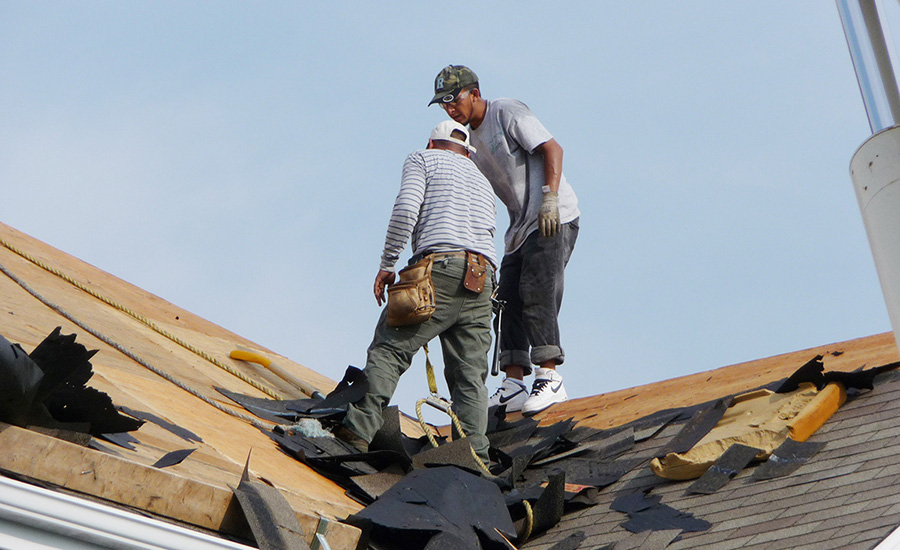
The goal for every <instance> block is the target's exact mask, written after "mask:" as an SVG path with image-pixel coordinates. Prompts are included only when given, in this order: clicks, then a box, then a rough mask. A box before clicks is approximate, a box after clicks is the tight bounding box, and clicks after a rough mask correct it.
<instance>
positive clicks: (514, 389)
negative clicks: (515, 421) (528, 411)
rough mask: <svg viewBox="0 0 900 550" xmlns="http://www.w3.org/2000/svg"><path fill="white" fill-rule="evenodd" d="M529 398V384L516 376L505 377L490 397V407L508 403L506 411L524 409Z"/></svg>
mask: <svg viewBox="0 0 900 550" xmlns="http://www.w3.org/2000/svg"><path fill="white" fill-rule="evenodd" d="M526 399H528V386H526V385H525V382H522V381H521V380H516V379H515V378H504V379H503V383H502V384H500V387H499V388H497V391H495V392H494V395H492V396H491V398H490V399H488V407H494V406H497V405H506V412H516V411H521V410H522V405H523V404H524V403H525V400H526Z"/></svg>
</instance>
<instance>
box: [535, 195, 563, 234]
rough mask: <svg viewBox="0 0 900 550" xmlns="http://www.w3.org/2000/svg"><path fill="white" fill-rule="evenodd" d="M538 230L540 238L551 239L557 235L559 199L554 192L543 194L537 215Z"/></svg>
mask: <svg viewBox="0 0 900 550" xmlns="http://www.w3.org/2000/svg"><path fill="white" fill-rule="evenodd" d="M538 229H540V231H541V236H542V237H553V236H555V235H556V234H557V233H559V198H558V196H557V193H556V191H547V192H546V193H544V202H543V203H541V213H540V214H538Z"/></svg>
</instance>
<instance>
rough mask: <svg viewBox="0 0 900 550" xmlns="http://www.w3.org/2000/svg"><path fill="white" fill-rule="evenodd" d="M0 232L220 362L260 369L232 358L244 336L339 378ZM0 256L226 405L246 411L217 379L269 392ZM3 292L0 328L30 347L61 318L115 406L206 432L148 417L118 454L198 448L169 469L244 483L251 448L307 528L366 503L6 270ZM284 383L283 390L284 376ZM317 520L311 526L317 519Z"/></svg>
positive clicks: (298, 371)
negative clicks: (184, 434)
mask: <svg viewBox="0 0 900 550" xmlns="http://www.w3.org/2000/svg"><path fill="white" fill-rule="evenodd" d="M0 238H2V239H3V240H4V241H6V242H8V243H10V244H11V245H12V246H14V247H16V248H17V249H20V250H22V251H24V252H26V253H27V254H30V255H31V256H33V257H34V258H35V259H37V260H39V261H42V262H45V263H46V264H48V265H49V266H52V267H53V268H55V269H58V270H60V271H62V272H64V273H66V274H67V275H69V276H71V277H72V278H74V279H76V280H77V281H79V282H81V283H82V284H84V285H86V286H88V287H90V288H92V289H94V290H95V291H97V292H98V293H100V294H102V295H104V296H106V297H109V298H110V299H112V300H114V301H116V302H118V303H121V304H122V305H123V306H125V307H127V308H130V309H133V310H134V311H135V312H137V313H138V314H140V315H142V316H145V317H146V318H148V319H150V320H151V321H152V322H153V323H155V324H157V325H158V326H160V327H161V328H163V329H164V330H166V331H170V332H172V333H175V334H177V335H178V337H179V338H181V339H183V340H185V341H187V342H189V343H190V344H191V345H193V346H196V347H197V348H199V349H201V350H203V351H204V352H206V353H208V354H210V355H212V356H214V357H217V358H219V359H220V360H222V361H223V362H227V363H230V364H231V365H232V366H233V367H234V368H236V369H244V370H246V371H247V372H251V371H252V370H253V369H258V367H255V366H252V365H249V364H246V363H241V362H235V361H232V360H230V359H228V354H229V353H230V352H231V351H232V350H233V349H235V347H236V346H237V345H242V346H245V347H247V348H250V349H255V350H259V351H261V352H263V353H265V354H266V355H267V356H268V357H271V358H273V359H274V360H275V361H276V362H278V364H279V365H281V366H282V367H283V368H285V369H287V370H289V371H290V372H291V373H292V374H294V375H295V376H297V377H299V378H300V379H302V380H304V381H305V382H307V383H309V384H312V385H314V386H315V387H318V388H321V389H322V391H323V392H328V391H329V390H331V389H332V388H333V387H334V385H335V382H334V381H332V380H330V379H328V378H327V377H325V376H322V375H320V374H318V373H316V372H314V371H312V370H310V369H308V368H306V367H303V366H302V365H299V364H297V363H294V362H293V361H290V360H289V359H287V358H285V357H281V356H279V355H277V354H275V353H274V352H272V351H271V350H267V349H264V348H261V347H260V346H258V345H256V344H254V343H253V342H251V341H249V340H246V339H244V338H242V337H240V336H238V335H236V334H234V333H231V332H229V331H227V330H225V329H223V328H221V327H219V326H217V325H215V324H213V323H210V322H208V321H205V320H203V319H201V318H199V317H197V316H195V315H193V314H191V313H190V312H187V311H184V310H182V309H179V308H177V307H176V306H174V305H172V304H170V303H168V302H166V301H165V300H162V299H161V298H159V297H157V296H154V295H152V294H150V293H147V292H145V291H142V290H141V289H139V288H137V287H134V286H133V285H130V284H128V283H126V282H124V281H122V280H120V279H118V278H116V277H113V276H111V275H109V274H107V273H105V272H103V271H101V270H99V269H97V268H95V267H93V266H91V265H89V264H86V263H84V262H82V261H80V260H77V259H75V258H73V257H71V256H68V255H66V254H64V253H62V252H60V251H58V250H56V249H54V248H52V247H50V246H48V245H46V244H44V243H41V242H40V241H37V240H35V239H32V238H30V237H28V236H27V235H24V234H23V233H21V232H18V231H16V230H15V229H13V228H11V227H9V226H6V225H3V224H0ZM0 264H2V265H3V266H4V267H6V268H7V269H8V270H9V271H11V272H12V273H13V274H14V275H15V276H16V277H18V278H19V279H21V280H23V281H24V282H26V283H27V284H28V285H29V286H30V287H32V289H33V290H34V291H35V292H37V293H38V294H40V295H41V296H42V297H43V298H44V299H45V300H47V301H48V302H51V303H53V304H55V305H56V306H58V307H59V308H60V309H62V310H64V311H67V312H69V314H70V315H73V316H74V317H75V318H77V320H79V321H80V322H81V323H83V324H84V325H85V326H87V327H90V328H92V329H94V330H96V331H98V333H100V334H101V335H102V336H105V337H107V338H109V339H111V340H112V341H114V342H115V343H118V344H120V345H121V346H123V347H124V348H126V349H128V350H129V351H130V352H132V353H134V354H136V355H137V356H139V357H140V358H142V359H143V360H145V361H147V362H148V363H149V364H151V365H153V366H155V367H157V368H159V369H161V370H163V371H165V372H167V373H169V374H170V375H172V376H173V377H175V378H176V379H177V380H179V381H180V382H182V383H183V384H184V385H186V386H188V387H190V388H193V389H194V390H195V391H197V392H198V393H199V394H201V395H204V396H206V397H207V398H209V399H212V400H214V401H216V402H219V403H220V404H222V405H223V406H224V407H226V408H229V409H233V410H234V411H237V412H239V413H241V414H246V411H244V410H243V409H241V408H240V407H236V406H233V405H232V404H231V403H230V402H229V401H228V400H227V399H225V398H224V397H223V396H221V395H220V394H219V393H218V392H217V391H216V390H215V389H214V386H220V387H224V388H226V389H229V390H231V391H236V392H241V393H245V394H248V395H253V396H257V397H267V396H266V395H265V394H264V393H262V392H261V391H259V390H257V389H255V388H253V387H251V386H250V385H248V384H247V383H245V382H243V381H241V380H239V379H238V378H236V377H234V376H233V375H231V374H228V373H226V372H225V371H223V370H222V369H220V368H219V367H217V366H215V365H213V364H212V363H210V362H209V361H207V360H205V359H203V358H201V357H199V356H198V355H196V354H195V353H193V352H191V351H188V350H186V349H184V348H183V347H181V346H179V345H176V344H174V343H173V342H172V341H171V340H169V339H167V338H165V337H163V336H161V335H159V334H158V333H156V332H154V331H153V330H151V329H150V328H148V327H147V326H146V325H144V324H142V323H140V322H138V321H136V320H135V319H134V318H132V317H130V316H129V315H126V314H124V313H122V312H121V311H118V310H116V309H114V308H113V307H111V306H110V305H108V304H105V303H103V302H101V301H100V300H98V299H97V298H95V297H92V296H90V295H88V294H86V293H85V292H83V291H81V290H78V289H77V288H75V287H73V286H72V285H71V284H70V283H68V282H66V281H64V280H63V279H61V278H59V277H57V276H56V275H53V274H51V273H49V272H48V271H46V270H44V269H42V268H40V267H38V266H36V265H34V264H33V263H32V262H30V261H28V260H26V259H23V258H22V257H21V256H20V255H18V254H16V253H13V252H11V251H10V250H8V249H7V248H5V247H0ZM0 293H2V295H3V297H4V299H3V300H2V303H0V334H3V335H4V336H5V337H6V338H7V339H8V340H9V341H11V342H15V343H20V344H21V345H22V346H23V348H25V350H26V351H31V350H32V349H34V347H35V346H37V344H39V343H40V342H41V341H42V340H43V339H44V337H45V336H47V334H49V333H50V332H51V331H52V330H53V329H54V328H55V327H57V326H62V329H63V333H64V334H72V333H74V334H76V335H77V342H78V343H81V344H83V345H84V346H86V347H87V348H88V349H98V350H100V351H99V353H98V354H97V355H95V356H94V357H93V358H92V361H91V362H92V364H93V366H94V372H95V375H94V377H93V378H92V379H91V381H90V382H89V385H91V386H93V387H96V388H97V389H99V390H101V391H104V392H106V393H108V394H109V395H110V397H112V399H113V402H114V403H115V404H116V405H124V406H127V407H129V408H131V409H133V410H135V411H145V412H149V413H152V414H154V415H157V416H159V417H162V418H164V419H166V420H167V421H169V422H172V423H173V424H176V425H178V426H180V427H182V428H185V429H187V430H190V431H191V432H193V433H195V434H197V435H198V436H200V437H201V438H202V440H203V442H202V443H190V442H188V441H185V440H183V439H181V438H179V437H176V436H175V435H173V434H172V433H170V432H168V431H166V430H163V429H161V428H159V427H158V426H155V425H153V424H145V425H144V426H143V427H142V428H141V429H140V430H138V431H137V432H133V435H135V436H136V437H137V438H138V439H139V440H142V438H143V437H144V435H143V434H144V433H146V434H147V436H146V443H147V444H146V445H143V444H141V445H137V446H136V450H134V451H129V450H126V449H121V448H117V447H114V446H112V445H110V447H111V448H114V449H115V450H116V451H117V452H118V453H119V455H120V456H121V457H123V458H125V459H127V460H128V461H133V462H136V463H139V464H143V465H151V464H153V463H154V462H155V461H156V460H157V459H158V458H159V457H160V456H162V454H164V453H165V452H168V451H172V450H177V449H184V448H189V447H197V448H198V451H195V452H194V453H193V454H192V455H191V456H190V457H189V458H188V459H187V460H186V461H185V463H183V464H182V465H179V466H175V467H174V468H172V469H171V470H172V472H177V473H179V474H180V475H183V476H185V477H186V478H190V479H197V480H198V481H202V482H204V483H207V484H210V485H213V486H215V487H218V488H221V489H227V490H228V491H230V488H229V486H236V485H237V483H238V482H239V480H240V475H241V472H242V470H243V465H244V462H245V461H246V460H247V456H248V454H249V453H250V451H251V449H252V451H253V452H252V459H251V462H250V468H251V471H252V472H253V473H255V474H257V475H259V476H261V477H264V478H265V479H267V480H268V481H270V482H271V483H273V484H274V485H275V486H276V487H278V488H279V489H280V490H281V491H282V492H283V493H284V494H285V497H286V498H287V499H288V501H289V502H290V503H291V505H292V506H293V507H294V509H295V510H296V511H298V512H300V513H302V514H305V515H306V516H307V524H306V525H305V526H304V527H307V528H308V527H309V526H310V521H309V520H312V519H315V517H316V516H317V515H319V514H321V515H325V516H327V517H338V518H343V517H345V516H347V515H348V514H350V513H353V512H354V511H356V510H358V509H359V508H360V506H359V504H358V503H356V502H355V501H353V500H351V499H349V498H348V497H347V496H346V495H345V494H344V492H343V490H342V489H341V488H340V487H338V486H336V485H334V484H333V483H332V482H330V481H329V480H327V479H325V478H323V477H321V476H319V475H318V474H316V473H315V472H313V471H312V470H310V469H308V468H307V467H306V466H304V465H303V464H301V463H300V462H298V461H297V460H295V459H294V458H292V457H289V456H287V455H286V454H284V453H283V452H282V451H281V450H279V449H278V447H277V445H275V443H273V442H272V441H271V440H270V439H269V438H268V437H267V436H266V435H265V434H263V433H262V432H260V431H259V430H258V429H257V428H255V427H253V426H252V425H250V424H249V423H247V422H245V421H242V420H239V419H237V418H235V417H233V416H231V415H229V414H226V413H224V412H222V411H220V410H217V409H216V408H214V407H212V406H211V405H209V404H207V403H206V402H204V401H202V400H200V399H198V398H197V397H195V396H194V395H191V394H190V393H188V392H186V391H185V390H183V389H181V388H179V387H177V386H175V385H173V384H172V382H169V381H167V380H165V379H163V378H161V377H160V376H159V375H157V374H155V373H153V372H151V371H149V370H147V369H146V368H145V367H143V366H141V365H140V364H138V363H136V362H135V361H133V360H132V359H130V358H128V357H127V356H125V355H124V354H123V353H121V352H120V351H118V350H116V349H114V348H112V347H110V346H109V345H107V344H106V343H104V342H103V341H101V340H99V339H97V338H95V337H94V336H92V335H91V334H89V333H87V332H86V331H85V330H84V329H83V328H81V327H79V326H77V325H76V324H73V322H71V321H69V320H68V319H66V318H65V317H63V316H62V315H61V314H60V313H58V312H57V311H54V310H53V309H51V308H50V307H47V306H46V305H44V304H43V303H41V302H40V301H38V300H37V299H36V298H35V297H34V296H32V295H31V294H29V293H28V292H26V291H25V290H24V289H23V288H22V287H21V286H20V285H18V284H16V283H15V282H14V281H13V280H12V279H10V278H9V277H7V276H5V275H0ZM276 383H277V382H276ZM268 385H273V384H268ZM281 389H286V385H284V387H283V388H281ZM295 397H299V396H295ZM37 459H38V457H35V460H36V461H37ZM38 473H39V472H38V471H32V472H31V474H30V475H35V477H38V476H37V474H38ZM105 482H106V483H120V484H123V485H127V484H128V483H129V482H130V480H129V479H115V480H105ZM120 490H121V489H120ZM134 490H135V491H140V490H141V487H140V486H137V487H134ZM176 519H177V518H176ZM312 526H313V528H314V523H312ZM333 530H334V532H335V533H340V532H341V531H352V532H355V531H356V530H355V529H354V528H352V527H349V526H343V525H340V524H337V526H336V527H334V528H333ZM350 538H353V537H350ZM348 540H349V539H348ZM345 542H346V541H345ZM335 547H336V548H340V547H342V546H340V545H338V546H335Z"/></svg>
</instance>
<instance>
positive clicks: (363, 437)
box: [335, 120, 497, 461]
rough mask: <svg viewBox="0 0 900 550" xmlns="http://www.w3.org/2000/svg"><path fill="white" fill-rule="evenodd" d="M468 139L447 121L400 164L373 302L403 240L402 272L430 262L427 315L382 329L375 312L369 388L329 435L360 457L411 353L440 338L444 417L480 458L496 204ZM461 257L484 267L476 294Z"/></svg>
mask: <svg viewBox="0 0 900 550" xmlns="http://www.w3.org/2000/svg"><path fill="white" fill-rule="evenodd" d="M470 151H474V148H473V147H472V146H471V145H469V132H468V130H467V129H466V128H465V127H464V126H462V125H461V124H459V123H456V122H453V121H452V120H446V121H444V122H441V123H440V124H438V125H437V127H435V128H434V130H433V131H432V133H431V139H430V140H429V141H428V148H427V149H425V150H419V151H415V152H413V153H410V155H409V156H408V157H407V158H406V162H404V164H403V175H402V178H401V181H400V191H399V193H398V194H397V198H396V200H395V201H394V209H393V212H392V214H391V219H390V223H389V224H388V229H387V237H386V238H385V243H384V251H383V253H382V255H381V265H380V269H379V271H378V274H377V275H376V276H375V285H374V289H373V290H374V293H375V300H376V301H377V302H378V305H379V306H380V305H382V303H383V302H384V301H385V285H390V284H392V283H394V281H395V277H396V276H395V273H394V271H395V264H396V263H397V260H398V259H399V257H400V253H401V252H402V251H403V249H404V248H405V247H406V243H407V241H409V240H410V239H411V240H412V258H411V259H410V261H409V264H410V265H412V264H414V263H416V262H417V261H418V260H420V259H422V258H423V257H425V256H426V255H433V259H434V264H433V267H432V279H433V282H434V290H435V292H434V293H435V306H436V307H435V311H434V313H433V315H432V316H431V318H430V319H428V320H427V321H424V322H422V323H421V324H414V325H409V326H400V327H392V326H389V325H388V323H387V310H386V309H385V310H384V311H382V313H381V317H380V318H379V320H378V325H377V326H376V328H375V336H374V338H373V340H372V343H371V345H370V346H369V349H368V352H367V357H366V367H365V372H366V375H367V378H368V382H369V389H368V392H367V393H366V395H365V397H363V398H362V399H361V400H360V401H358V402H356V403H354V404H352V405H350V407H349V410H348V412H347V416H346V417H345V419H344V421H343V425H342V426H341V427H339V428H338V429H336V430H335V435H336V436H338V437H339V438H341V439H343V440H345V441H348V442H350V443H351V444H353V445H354V446H355V447H356V448H357V449H359V450H367V449H368V443H369V442H371V441H372V438H373V437H374V436H375V433H376V432H377V431H378V430H379V428H381V426H382V424H383V419H382V410H383V409H384V408H385V407H387V406H388V404H389V403H390V400H391V397H392V396H393V394H394V391H395V390H396V388H397V383H398V381H399V379H400V375H402V374H403V373H404V372H405V371H406V370H407V369H408V368H409V365H410V363H411V361H412V358H413V356H414V355H415V354H416V352H418V351H419V349H420V348H421V347H422V346H424V345H425V344H427V343H428V342H429V341H430V340H431V339H432V338H434V337H436V336H437V337H440V339H441V350H442V352H443V357H444V378H445V379H446V381H447V386H448V388H449V390H450V398H451V401H452V403H453V411H454V413H455V414H456V415H457V417H458V418H459V421H460V424H461V425H462V428H463V430H464V431H465V433H466V436H467V438H469V441H470V443H471V444H472V448H473V449H474V450H475V452H476V453H477V454H478V455H479V457H480V458H481V459H482V460H484V461H487V460H488V454H487V451H488V440H487V437H485V435H484V433H485V430H486V428H487V403H488V395H487V389H486V387H485V379H486V377H487V372H488V365H487V354H488V349H489V348H490V344H491V313H492V310H491V300H490V298H491V294H492V292H493V288H494V284H495V283H494V280H495V279H494V271H495V270H496V267H497V256H496V252H495V250H494V232H495V230H496V203H495V199H494V193H493V190H492V188H491V185H490V183H488V181H487V179H486V178H485V177H484V175H482V173H481V172H480V171H479V170H478V168H477V167H476V166H475V163H473V162H472V161H471V160H470V159H469V153H470ZM466 251H468V252H470V253H475V254H477V255H480V257H481V258H480V260H481V263H484V264H485V265H486V266H487V277H486V279H485V282H484V288H483V289H482V291H481V292H475V291H472V290H469V289H468V288H466V287H465V286H464V280H465V277H466V271H467V259H466Z"/></svg>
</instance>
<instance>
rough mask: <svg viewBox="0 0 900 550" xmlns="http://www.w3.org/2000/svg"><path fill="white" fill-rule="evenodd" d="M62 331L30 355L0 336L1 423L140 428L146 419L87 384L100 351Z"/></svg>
mask: <svg viewBox="0 0 900 550" xmlns="http://www.w3.org/2000/svg"><path fill="white" fill-rule="evenodd" d="M60 331H61V327H57V328H56V329H55V330H54V331H53V332H52V333H50V334H49V335H48V336H47V337H46V338H45V339H44V340H43V341H42V342H41V343H40V344H39V345H38V346H37V347H36V348H35V349H34V350H32V352H31V353H30V354H26V353H25V351H24V350H23V349H22V347H21V346H19V345H18V344H11V343H10V342H9V341H8V340H7V339H6V338H4V337H3V336H0V421H3V422H8V423H10V424H15V425H17V426H22V427H27V426H40V427H43V428H52V429H62V430H70V431H75V432H83V433H89V434H91V435H101V434H105V433H118V432H129V431H133V430H136V429H138V428H139V427H140V426H141V425H142V424H143V421H141V420H138V419H136V418H132V417H130V416H126V415H124V414H121V413H120V412H119V411H117V410H116V408H115V406H113V402H112V399H110V397H109V396H108V395H107V394H106V393H103V392H101V391H99V390H97V389H95V388H92V387H90V386H86V385H85V384H86V383H87V382H88V380H90V378H91V376H93V369H92V366H91V363H90V358H91V357H93V355H94V354H95V353H97V352H96V350H94V351H88V350H87V349H86V348H85V347H84V346H83V345H81V344H78V343H76V342H75V335H74V334H70V335H63V334H61V333H60Z"/></svg>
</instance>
